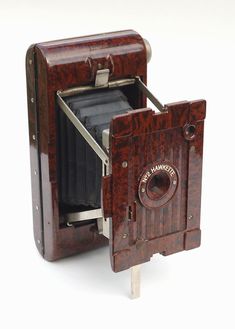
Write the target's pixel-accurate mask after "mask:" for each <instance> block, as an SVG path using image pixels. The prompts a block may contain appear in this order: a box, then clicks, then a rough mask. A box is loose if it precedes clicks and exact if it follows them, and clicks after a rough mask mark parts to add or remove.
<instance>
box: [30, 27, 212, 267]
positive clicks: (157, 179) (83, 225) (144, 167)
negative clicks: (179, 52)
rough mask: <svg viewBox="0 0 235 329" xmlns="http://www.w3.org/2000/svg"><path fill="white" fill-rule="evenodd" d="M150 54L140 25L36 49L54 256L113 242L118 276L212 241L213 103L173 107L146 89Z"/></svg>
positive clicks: (37, 129)
mask: <svg viewBox="0 0 235 329" xmlns="http://www.w3.org/2000/svg"><path fill="white" fill-rule="evenodd" d="M149 57H150V47H149V44H148V43H147V41H145V40H144V39H143V38H142V37H141V36H140V35H139V34H138V33H136V32H134V31H132V30H128V31H121V32H113V33H106V34H100V35H95V36H87V37H81V38H72V39H66V40H60V41H52V42H45V43H39V44H36V45H32V46H31V47H30V48H29V49H28V51H27V55H26V72H27V93H28V117H29V138H30V159H31V178H32V201H33V222H34V237H35V242H36V245H37V248H38V250H39V252H40V253H41V255H42V256H43V257H44V258H45V259H47V260H49V261H54V260H56V259H59V258H62V257H66V256H70V255H73V254H76V253H80V252H84V251H87V250H91V249H94V248H99V247H101V246H104V245H108V244H109V247H110V259H111V265H112V269H113V271H115V272H118V271H122V270H125V269H128V268H130V267H133V266H135V265H138V264H141V263H144V262H146V261H149V260H150V258H151V256H152V255H153V254H154V253H161V254H163V255H170V254H172V253H175V252H179V251H183V250H189V249H192V248H196V247H198V246H199V245H200V237H201V231H200V203H201V178H202V158H203V129H204V119H205V112H206V103H205V101H204V100H198V101H193V102H187V101H184V102H179V103H173V104H168V105H165V106H163V105H162V104H161V103H160V102H159V101H158V100H157V99H156V97H154V96H153V94H152V93H151V92H150V91H149V90H148V89H147V87H146V83H147V60H148V58H149ZM147 97H148V98H149V99H150V100H151V101H152V102H153V104H154V105H155V106H156V107H157V108H158V110H159V111H157V112H156V111H153V110H152V109H149V108H146V98H147Z"/></svg>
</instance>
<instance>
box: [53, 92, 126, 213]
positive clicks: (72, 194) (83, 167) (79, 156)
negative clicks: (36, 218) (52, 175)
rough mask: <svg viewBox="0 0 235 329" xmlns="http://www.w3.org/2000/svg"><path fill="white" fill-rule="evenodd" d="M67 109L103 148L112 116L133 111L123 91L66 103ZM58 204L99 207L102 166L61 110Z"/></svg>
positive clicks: (59, 120) (59, 117) (94, 93)
mask: <svg viewBox="0 0 235 329" xmlns="http://www.w3.org/2000/svg"><path fill="white" fill-rule="evenodd" d="M65 101H66V103H67V105H68V106H69V107H70V109H71V110H72V111H73V113H74V114H75V115H76V117H77V118H78V119H79V120H80V121H81V123H82V124H83V125H84V126H85V127H86V129H87V130H88V131H89V133H90V134H91V135H92V136H93V138H94V139H95V140H96V141H97V143H98V144H99V145H100V146H101V147H103V146H102V132H103V130H104V129H108V128H109V124H110V121H111V119H112V118H113V116H115V115H117V114H122V113H125V112H127V111H128V110H131V106H130V105H129V103H128V101H127V99H126V97H125V95H124V94H123V93H122V92H121V91H120V90H117V89H116V90H108V91H96V92H92V93H86V94H80V95H76V96H73V97H67V98H66V99H65ZM58 111H59V115H58V129H59V139H58V154H57V156H58V161H57V163H58V181H59V201H60V202H61V203H62V204H64V205H68V206H86V207H92V208H99V207H100V201H101V200H100V198H101V195H100V191H101V177H102V162H101V160H100V158H99V157H98V156H97V155H96V153H95V152H94V151H93V150H92V148H91V147H90V145H89V144H88V143H87V142H86V141H85V139H84V138H83V137H82V135H81V134H80V133H79V132H78V131H77V130H76V128H75V127H74V126H73V124H72V123H71V122H70V120H69V119H68V118H67V117H66V115H65V114H64V113H63V111H62V110H60V109H59V108H58Z"/></svg>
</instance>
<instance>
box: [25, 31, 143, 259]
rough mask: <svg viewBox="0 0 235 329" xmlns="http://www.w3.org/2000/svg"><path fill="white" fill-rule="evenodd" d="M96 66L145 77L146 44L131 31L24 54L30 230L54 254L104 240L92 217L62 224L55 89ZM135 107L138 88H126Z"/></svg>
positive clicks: (90, 75) (82, 78)
mask: <svg viewBox="0 0 235 329" xmlns="http://www.w3.org/2000/svg"><path fill="white" fill-rule="evenodd" d="M98 67H99V68H100V67H102V68H109V69H110V73H111V74H110V80H116V79H119V78H128V77H134V76H140V77H141V78H142V80H143V81H144V82H146V67H147V63H146V49H145V45H144V41H143V39H142V38H141V37H140V35H139V34H138V33H136V32H134V31H131V30H128V31H121V32H114V33H105V34H100V35H94V36H88V37H81V38H73V39H66V40H60V41H52V42H46V43H40V44H36V45H33V46H31V47H30V48H29V49H28V52H27V55H26V72H27V92H28V116H29V135H30V152H31V153H30V154H31V177H32V195H33V218H34V236H35V241H36V244H37V247H38V250H39V251H40V253H41V254H42V255H43V256H44V257H45V258H46V259H47V260H55V259H58V258H61V257H65V256H68V255H72V254H75V253H78V252H81V251H85V250H89V249H92V248H97V247H99V246H102V245H105V244H107V242H108V241H107V239H106V238H105V237H104V236H102V235H99V234H98V231H97V226H96V224H95V223H94V222H93V223H92V222H89V223H87V224H86V225H83V226H80V227H61V226H60V218H59V217H60V214H59V205H58V183H57V163H56V161H57V156H56V151H57V148H56V143H57V131H56V111H58V110H59V109H58V107H57V104H56V92H57V91H58V90H65V89H68V88H72V87H77V86H82V85H88V84H93V83H94V79H95V74H96V71H97V69H98ZM129 98H130V99H132V100H133V103H135V106H136V107H143V106H145V98H144V97H142V96H141V95H140V93H139V94H138V93H135V95H134V94H130V95H129Z"/></svg>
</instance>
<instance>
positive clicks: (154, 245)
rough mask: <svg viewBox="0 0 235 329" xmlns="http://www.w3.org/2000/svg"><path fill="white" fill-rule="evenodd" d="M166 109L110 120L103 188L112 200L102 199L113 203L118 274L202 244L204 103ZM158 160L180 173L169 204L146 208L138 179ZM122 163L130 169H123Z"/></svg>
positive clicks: (113, 244) (110, 208) (110, 206)
mask: <svg viewBox="0 0 235 329" xmlns="http://www.w3.org/2000/svg"><path fill="white" fill-rule="evenodd" d="M165 110H166V111H165V112H163V113H154V112H153V111H152V110H150V109H142V110H136V111H131V112H130V113H128V114H125V115H120V116H117V117H116V118H114V119H113V120H112V124H111V133H110V143H111V152H110V161H111V172H112V174H111V175H110V188H109V189H107V188H106V189H105V191H111V197H110V196H109V197H108V196H106V195H105V194H104V199H105V198H107V199H109V200H110V202H109V204H108V205H107V208H108V210H107V213H109V214H110V215H111V216H112V220H111V232H110V248H111V263H112V268H113V270H114V271H115V272H118V271H121V270H124V269H127V268H129V267H131V266H134V265H136V264H140V263H143V262H146V261H148V260H150V257H151V256H152V255H153V254H154V253H161V254H163V255H169V254H172V253H175V252H178V251H182V250H188V249H192V248H195V247H198V246H199V245H200V198H201V173H202V149H203V123H204V118H205V101H203V100H202V101H200V100H199V101H195V102H181V103H175V104H169V105H167V106H166V107H165ZM191 126H193V127H194V128H193V129H191V130H190V129H189V128H188V127H191ZM188 129H189V130H188ZM190 133H191V135H190ZM156 161H157V162H159V163H161V162H163V163H169V164H171V165H172V166H173V167H174V168H176V171H177V176H178V181H175V183H177V187H176V191H175V192H174V194H173V196H172V197H171V198H170V200H169V201H168V202H167V203H166V204H164V205H162V206H161V207H155V205H154V202H153V204H152V205H150V207H145V206H143V204H142V203H141V202H140V198H139V197H138V188H139V184H140V177H141V176H142V172H143V170H144V168H146V166H148V165H149V164H152V163H155V162H156ZM123 162H127V163H128V166H122V163H123ZM107 180H108V178H106V182H105V184H106V185H108V182H107ZM143 192H144V190H143ZM151 206H152V207H151Z"/></svg>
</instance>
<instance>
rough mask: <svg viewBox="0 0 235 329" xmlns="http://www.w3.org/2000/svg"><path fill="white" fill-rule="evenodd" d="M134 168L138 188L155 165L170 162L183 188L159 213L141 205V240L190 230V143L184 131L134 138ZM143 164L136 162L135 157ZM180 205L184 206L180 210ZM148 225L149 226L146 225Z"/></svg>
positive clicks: (157, 210) (178, 129)
mask: <svg viewBox="0 0 235 329" xmlns="http://www.w3.org/2000/svg"><path fill="white" fill-rule="evenodd" d="M132 143H133V158H132V161H133V162H134V163H135V166H134V167H133V170H134V177H135V181H136V182H137V183H136V186H135V189H136V190H137V188H138V178H139V177H140V175H141V173H142V171H143V168H144V167H145V166H147V165H149V164H150V163H153V162H155V161H169V162H170V163H172V164H173V165H174V166H175V168H177V170H178V173H179V184H178V187H177V191H176V193H175V194H174V196H173V198H172V199H171V200H170V201H169V202H168V203H167V204H166V205H164V206H162V207H160V208H155V209H147V208H144V207H143V206H142V205H140V204H139V203H138V202H137V205H136V207H137V211H136V213H137V214H139V215H138V217H137V218H136V221H137V223H136V224H137V238H138V239H147V240H150V239H153V238H156V237H160V236H163V235H166V234H170V233H174V232H177V231H181V230H184V229H185V228H186V222H185V221H186V192H187V186H186V181H187V177H186V175H187V161H185V160H186V159H187V142H186V141H185V140H184V138H183V136H182V129H181V128H175V129H174V131H173V133H171V134H169V133H167V131H161V132H156V133H153V134H149V135H148V138H146V136H144V137H142V136H138V137H135V138H133V140H132ZM138 154H141V157H139V159H140V161H139V162H137V161H134V158H135V157H138ZM177 205H180V206H177ZM147 223H148V225H146V224H147Z"/></svg>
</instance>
